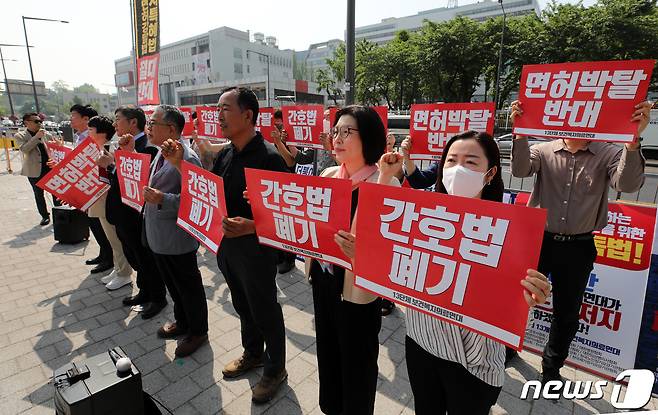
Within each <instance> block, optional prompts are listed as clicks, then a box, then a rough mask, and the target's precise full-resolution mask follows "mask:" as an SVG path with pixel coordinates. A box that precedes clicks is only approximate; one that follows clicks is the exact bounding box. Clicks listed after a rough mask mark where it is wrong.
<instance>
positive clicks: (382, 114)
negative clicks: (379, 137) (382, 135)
mask: <svg viewBox="0 0 658 415" xmlns="http://www.w3.org/2000/svg"><path fill="white" fill-rule="evenodd" d="M372 109H374V110H375V112H376V113H377V115H379V118H381V120H382V123H384V131H385V132H386V134H388V107H387V106H384V105H379V106H376V107H372Z"/></svg>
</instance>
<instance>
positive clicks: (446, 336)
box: [380, 131, 551, 415]
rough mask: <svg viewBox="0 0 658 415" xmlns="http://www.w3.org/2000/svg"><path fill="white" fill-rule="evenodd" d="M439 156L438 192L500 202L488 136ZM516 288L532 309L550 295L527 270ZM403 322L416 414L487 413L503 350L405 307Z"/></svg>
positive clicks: (474, 136)
mask: <svg viewBox="0 0 658 415" xmlns="http://www.w3.org/2000/svg"><path fill="white" fill-rule="evenodd" d="M443 154H444V156H443V158H442V159H441V162H440V163H439V168H438V171H437V173H438V177H437V182H436V186H435V188H436V191H437V192H440V193H447V194H451V195H455V196H462V197H471V198H479V199H484V200H491V201H496V202H501V201H502V199H503V191H504V185H503V180H502V177H501V173H500V171H501V167H500V153H499V151H498V146H497V145H496V142H495V141H494V140H493V138H492V137H491V136H490V135H489V134H486V133H478V132H476V131H467V132H465V133H461V134H458V135H456V136H454V137H453V138H452V139H451V140H450V141H448V143H447V144H446V146H445V149H444V151H443ZM398 162H399V163H401V159H400V160H399V161H398ZM382 167H383V168H382ZM387 168H391V169H393V168H395V165H393V166H391V165H389V166H380V170H381V174H386V169H387ZM520 285H521V286H522V287H519V293H518V294H519V295H523V296H524V298H525V300H526V302H527V303H528V306H531V307H532V306H534V305H536V304H542V303H544V302H545V301H546V298H547V297H548V295H549V294H550V292H551V286H550V283H549V282H548V279H547V278H546V277H545V276H544V275H543V274H540V273H539V272H537V271H535V270H528V272H527V275H526V276H525V278H524V279H522V280H521V281H520ZM406 323H407V338H406V341H405V346H406V358H407V370H408V373H409V381H410V383H411V390H412V392H413V395H414V405H415V410H416V414H419V415H424V414H433V415H434V414H446V413H448V414H450V415H454V414H464V415H466V414H468V415H478V414H482V415H486V414H488V413H489V410H490V409H491V407H492V406H493V405H494V404H495V403H496V400H497V399H498V395H499V394H500V390H501V389H502V386H503V381H504V379H505V346H503V345H502V344H500V343H497V342H494V341H493V340H490V339H488V338H486V337H484V336H482V335H480V334H477V333H475V332H472V331H470V330H468V329H464V328H461V327H458V326H456V325H452V324H450V323H447V322H444V321H442V320H439V319H436V318H434V317H430V316H428V315H427V314H424V313H421V312H419V311H415V310H413V309H407V311H406Z"/></svg>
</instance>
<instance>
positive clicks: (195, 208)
mask: <svg viewBox="0 0 658 415" xmlns="http://www.w3.org/2000/svg"><path fill="white" fill-rule="evenodd" d="M226 216H227V214H226V199H225V197H224V180H223V179H222V178H221V177H219V176H216V175H214V174H212V173H210V172H209V171H207V170H205V169H203V168H201V167H198V166H195V165H194V164H192V163H188V162H186V161H182V162H181V193H180V207H179V208H178V219H177V221H176V223H177V224H178V226H180V227H181V228H182V229H184V230H185V231H186V232H187V233H189V234H190V235H192V236H193V237H194V238H195V239H197V240H198V241H199V242H201V243H202V244H203V245H205V246H206V248H208V249H210V250H211V251H213V252H214V253H215V254H216V253H217V251H218V250H219V245H220V244H221V243H222V238H223V237H224V232H223V231H222V219H223V218H224V217H226Z"/></svg>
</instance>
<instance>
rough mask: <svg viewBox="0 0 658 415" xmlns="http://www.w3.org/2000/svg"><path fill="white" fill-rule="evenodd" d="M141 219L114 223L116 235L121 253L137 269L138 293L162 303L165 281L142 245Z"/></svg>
mask: <svg viewBox="0 0 658 415" xmlns="http://www.w3.org/2000/svg"><path fill="white" fill-rule="evenodd" d="M141 226H142V224H141V220H138V221H134V222H129V223H120V224H117V225H115V228H116V231H117V237H118V238H119V240H120V241H121V246H122V247H123V254H124V255H125V256H126V259H127V260H128V263H129V264H130V266H131V267H132V268H133V269H134V270H135V271H137V278H136V280H137V281H136V282H137V288H139V294H140V295H142V296H144V297H145V298H146V299H148V301H151V302H154V303H158V304H162V303H164V302H165V301H166V295H167V289H166V288H165V282H164V280H163V279H162V277H161V276H160V274H159V273H158V268H157V266H156V265H155V259H153V252H152V251H151V250H150V249H149V248H148V247H145V246H144V245H142V231H141Z"/></svg>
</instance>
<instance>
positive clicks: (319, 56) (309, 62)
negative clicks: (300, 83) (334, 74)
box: [295, 39, 345, 81]
mask: <svg viewBox="0 0 658 415" xmlns="http://www.w3.org/2000/svg"><path fill="white" fill-rule="evenodd" d="M343 44H345V42H344V41H342V40H340V39H332V40H329V41H326V42H322V43H315V44H312V45H311V46H309V48H308V50H302V51H298V52H295V61H296V63H297V65H298V68H300V69H301V68H304V69H305V72H306V73H305V75H306V77H305V79H308V80H310V81H313V80H315V77H314V74H315V71H317V70H318V69H329V65H327V59H333V57H334V52H335V51H336V49H338V47H339V46H340V45H343Z"/></svg>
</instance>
